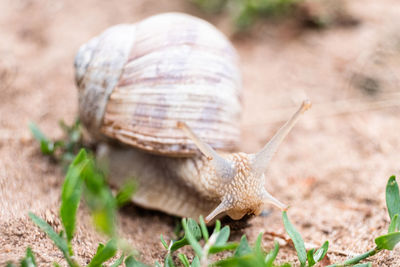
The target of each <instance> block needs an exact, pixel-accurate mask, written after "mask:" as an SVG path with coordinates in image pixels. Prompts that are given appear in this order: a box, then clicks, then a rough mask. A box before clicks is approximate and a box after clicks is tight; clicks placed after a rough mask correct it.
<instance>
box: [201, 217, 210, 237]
mask: <svg viewBox="0 0 400 267" xmlns="http://www.w3.org/2000/svg"><path fill="white" fill-rule="evenodd" d="M199 222H200V229H201V233H202V235H203V238H204V241H205V242H206V243H207V242H208V238H209V235H208V230H207V226H206V223H205V222H204V218H203V215H200V218H199Z"/></svg>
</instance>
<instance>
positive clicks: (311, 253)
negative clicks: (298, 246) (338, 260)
mask: <svg viewBox="0 0 400 267" xmlns="http://www.w3.org/2000/svg"><path fill="white" fill-rule="evenodd" d="M314 251H315V248H313V249H310V250H309V251H307V261H308V266H310V267H311V266H314V265H315V260H314V257H313V256H314Z"/></svg>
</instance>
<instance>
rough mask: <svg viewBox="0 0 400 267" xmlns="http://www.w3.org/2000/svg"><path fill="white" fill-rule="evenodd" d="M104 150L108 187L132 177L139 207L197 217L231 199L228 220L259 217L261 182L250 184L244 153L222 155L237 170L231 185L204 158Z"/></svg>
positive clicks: (116, 149)
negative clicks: (136, 184) (222, 201)
mask: <svg viewBox="0 0 400 267" xmlns="http://www.w3.org/2000/svg"><path fill="white" fill-rule="evenodd" d="M103 148H105V149H104V150H103V151H102V152H101V154H102V155H101V156H106V157H107V159H108V160H109V164H110V170H111V178H112V179H111V183H113V184H115V185H116V186H121V185H123V183H124V182H125V181H124V179H125V178H127V177H135V178H136V180H137V182H138V191H137V192H136V193H135V194H134V196H133V201H134V202H135V203H136V204H138V205H140V206H142V207H145V208H150V209H155V210H162V211H164V212H166V213H169V214H172V215H177V216H182V217H192V218H199V216H200V215H203V216H204V217H205V216H207V215H208V214H210V212H212V210H214V209H215V207H216V206H218V204H220V203H221V200H222V198H223V197H224V196H230V197H231V199H230V200H229V201H231V202H232V204H235V207H236V210H237V212H236V213H235V212H234V211H231V213H229V212H228V215H229V216H230V217H232V218H233V219H240V218H242V217H243V216H244V215H245V214H254V213H255V214H258V213H260V212H261V210H262V208H263V205H264V200H263V198H262V197H261V196H262V192H261V191H262V189H263V188H264V179H251V175H249V163H248V161H249V160H251V159H249V158H248V155H246V154H244V153H233V154H224V155H223V156H224V157H225V158H227V159H229V160H232V161H233V162H234V163H235V166H236V169H237V170H238V172H237V175H236V176H235V177H234V179H233V180H232V181H229V182H228V183H223V182H221V180H220V179H218V176H217V175H215V172H214V168H213V166H211V165H210V164H209V160H208V159H207V158H206V157H204V156H195V157H191V158H170V157H165V156H158V155H152V154H149V153H146V152H142V151H140V150H135V149H130V148H126V147H120V146H110V145H107V146H106V147H105V146H104V147H103ZM233 202H235V203H233ZM238 211H239V212H238Z"/></svg>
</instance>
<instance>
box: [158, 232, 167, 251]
mask: <svg viewBox="0 0 400 267" xmlns="http://www.w3.org/2000/svg"><path fill="white" fill-rule="evenodd" d="M160 239H161V244H162V245H163V246H164V248H165V249H168V245H167V242H165V240H164V237H163V235H162V234H161V235H160Z"/></svg>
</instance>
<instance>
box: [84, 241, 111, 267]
mask: <svg viewBox="0 0 400 267" xmlns="http://www.w3.org/2000/svg"><path fill="white" fill-rule="evenodd" d="M116 253H117V241H116V240H115V239H111V240H110V241H108V242H107V244H106V245H105V246H104V245H102V244H100V245H99V247H98V248H97V252H96V254H95V255H94V256H93V258H92V260H91V261H90V263H89V265H88V267H98V266H102V264H103V263H104V262H106V261H107V260H109V259H111V258H112V257H114V256H115V254H116Z"/></svg>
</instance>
